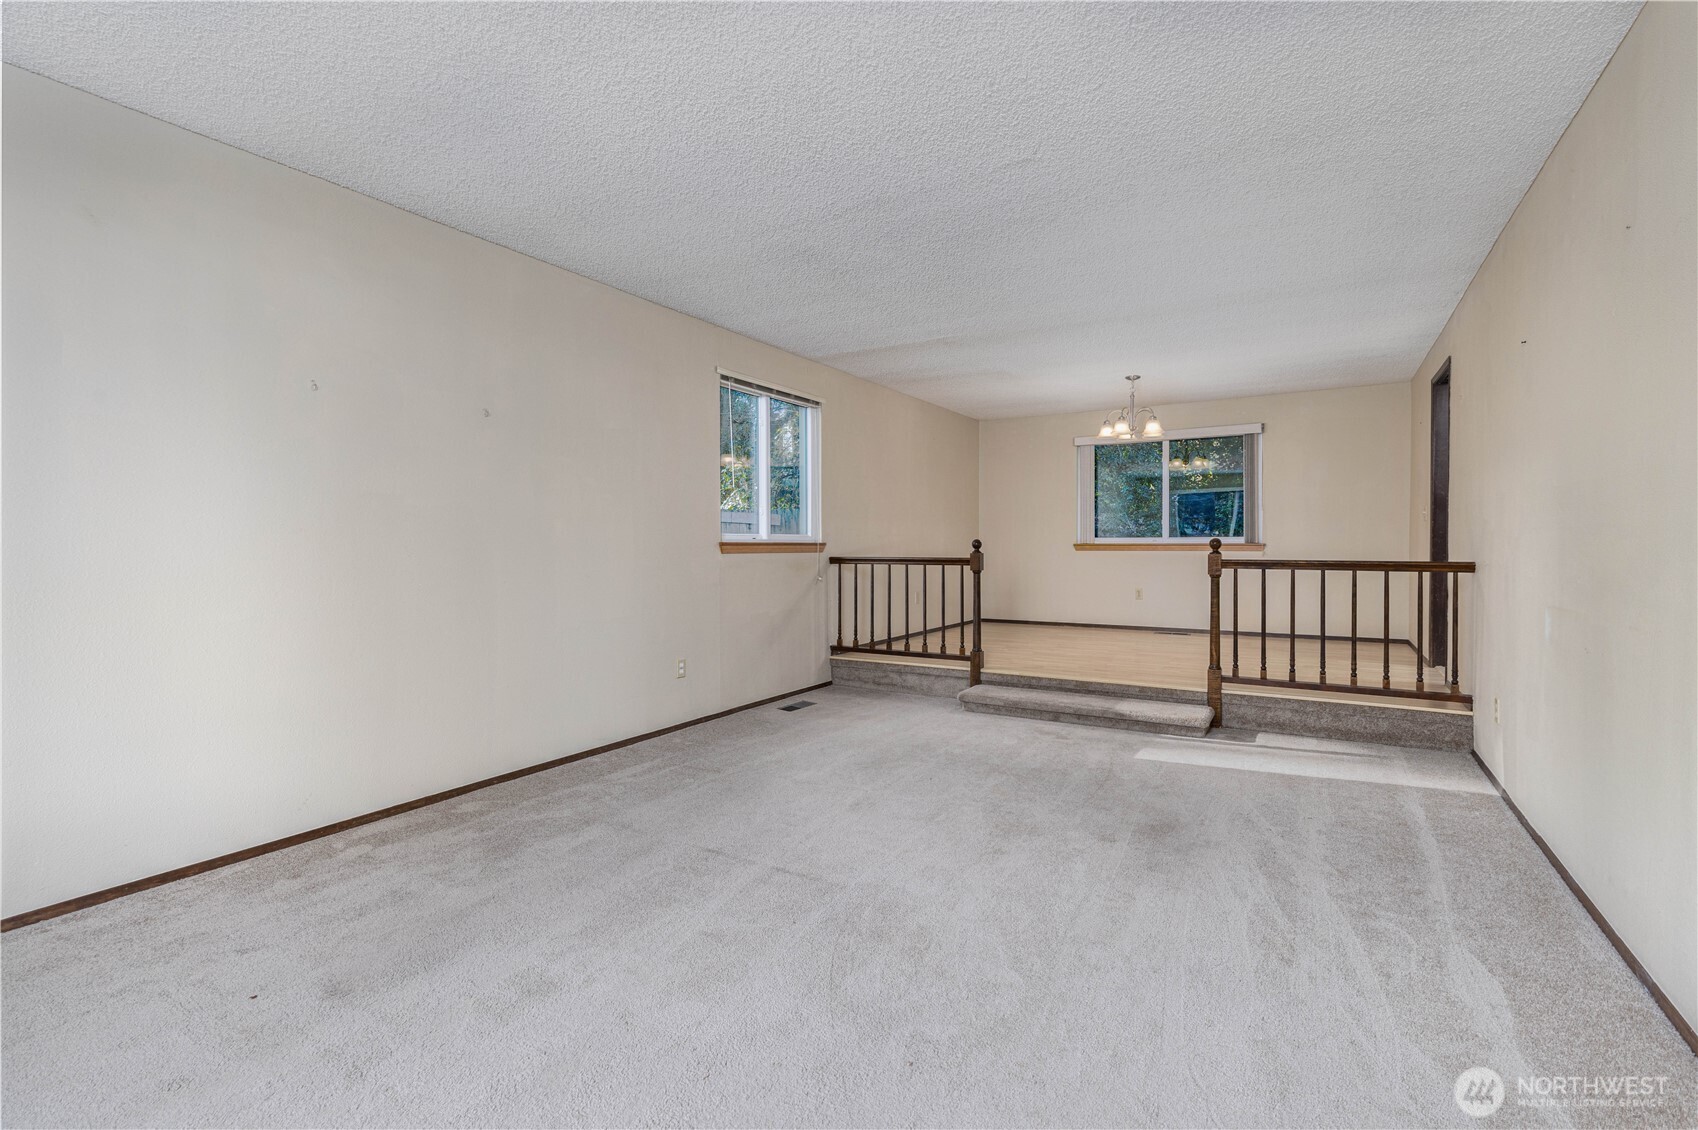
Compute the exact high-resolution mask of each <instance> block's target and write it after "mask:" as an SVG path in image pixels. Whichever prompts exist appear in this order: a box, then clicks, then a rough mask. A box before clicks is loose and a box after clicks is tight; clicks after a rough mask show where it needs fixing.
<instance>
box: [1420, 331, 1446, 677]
mask: <svg viewBox="0 0 1698 1130" xmlns="http://www.w3.org/2000/svg"><path fill="white" fill-rule="evenodd" d="M1431 403H1432V461H1431V463H1430V464H1429V465H1428V466H1429V472H1428V475H1427V483H1428V487H1427V489H1428V492H1429V500H1428V509H1427V529H1428V535H1427V536H1428V546H1427V560H1429V561H1449V560H1450V358H1448V357H1446V358H1445V360H1444V364H1443V365H1440V366H1439V371H1438V375H1437V376H1435V377H1434V378H1433V387H1432V402H1431ZM1447 579H1448V578H1446V577H1445V576H1444V575H1443V574H1441V573H1435V574H1433V575H1432V576H1431V577H1429V578H1428V584H1429V585H1430V586H1431V588H1430V592H1429V594H1428V601H1427V609H1428V614H1427V623H1426V625H1425V627H1426V632H1425V634H1426V637H1427V662H1428V663H1429V664H1431V665H1432V666H1435V667H1440V666H1443V665H1444V664H1445V662H1446V661H1447V660H1448V658H1449V643H1450V641H1449V638H1448V637H1449V635H1450V633H1449V632H1447V631H1446V630H1445V629H1446V626H1447V625H1448V623H1449V619H1450V593H1449V592H1448V591H1447V590H1446V586H1445V582H1446V580H1447Z"/></svg>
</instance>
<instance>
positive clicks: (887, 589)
mask: <svg viewBox="0 0 1698 1130" xmlns="http://www.w3.org/2000/svg"><path fill="white" fill-rule="evenodd" d="M895 568H896V566H894V565H892V564H890V563H889V562H886V563H885V566H884V650H886V651H895V650H896V625H895V619H894V617H893V616H892V611H893V609H892V607H891V589H892V587H893V584H894V581H895V578H894V577H892V576H891V570H893V569H895Z"/></svg>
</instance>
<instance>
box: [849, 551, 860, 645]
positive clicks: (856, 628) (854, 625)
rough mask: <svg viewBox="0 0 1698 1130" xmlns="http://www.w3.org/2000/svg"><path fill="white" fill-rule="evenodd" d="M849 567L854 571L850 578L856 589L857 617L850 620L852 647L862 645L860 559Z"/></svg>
mask: <svg viewBox="0 0 1698 1130" xmlns="http://www.w3.org/2000/svg"><path fill="white" fill-rule="evenodd" d="M849 568H850V569H851V570H852V572H851V573H850V578H851V580H852V581H853V582H854V589H855V618H854V619H853V620H852V621H850V624H849V627H850V634H851V635H852V636H853V639H852V640H851V641H850V644H849V646H850V647H860V646H861V563H860V562H859V561H857V562H855V563H854V564H852V565H850V567H849Z"/></svg>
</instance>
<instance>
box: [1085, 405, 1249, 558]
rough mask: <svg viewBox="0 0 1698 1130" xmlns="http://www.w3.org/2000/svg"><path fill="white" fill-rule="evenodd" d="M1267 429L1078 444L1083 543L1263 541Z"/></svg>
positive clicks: (1091, 439) (1204, 431)
mask: <svg viewBox="0 0 1698 1130" xmlns="http://www.w3.org/2000/svg"><path fill="white" fill-rule="evenodd" d="M1261 433H1262V425H1260V424H1239V425H1235V426H1233V427H1227V428H1194V429H1189V430H1174V431H1169V432H1168V433H1167V434H1166V435H1164V436H1163V437H1162V438H1161V439H1149V440H1114V439H1100V438H1097V437H1094V436H1092V437H1084V438H1081V439H1076V440H1074V441H1073V443H1074V445H1075V447H1076V448H1077V451H1078V456H1079V542H1080V543H1081V544H1106V545H1115V544H1127V545H1137V544H1140V543H1145V542H1172V543H1176V544H1186V543H1206V542H1208V540H1209V539H1210V538H1219V539H1220V540H1221V541H1223V542H1235V543H1246V542H1259V541H1260V540H1261V537H1262V531H1261V524H1262V523H1261V517H1262V498H1261V478H1262V475H1261V467H1262V464H1261V454H1262V450H1261V449H1262V444H1261V440H1262V434H1261Z"/></svg>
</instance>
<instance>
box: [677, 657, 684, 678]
mask: <svg viewBox="0 0 1698 1130" xmlns="http://www.w3.org/2000/svg"><path fill="white" fill-rule="evenodd" d="M678 677H679V678H680V679H682V678H683V677H684V661H683V660H682V659H680V660H679V661H678Z"/></svg>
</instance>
